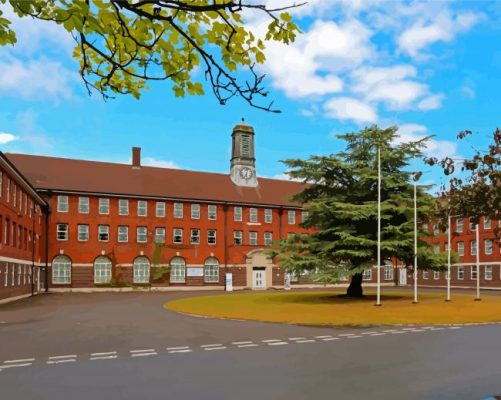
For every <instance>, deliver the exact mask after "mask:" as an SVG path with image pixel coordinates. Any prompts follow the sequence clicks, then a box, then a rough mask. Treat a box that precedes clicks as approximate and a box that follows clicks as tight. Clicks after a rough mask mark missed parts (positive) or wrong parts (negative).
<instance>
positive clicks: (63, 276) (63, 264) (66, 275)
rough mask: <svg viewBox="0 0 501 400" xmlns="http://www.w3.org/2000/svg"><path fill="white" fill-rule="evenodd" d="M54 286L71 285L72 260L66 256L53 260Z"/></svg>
mask: <svg viewBox="0 0 501 400" xmlns="http://www.w3.org/2000/svg"><path fill="white" fill-rule="evenodd" d="M51 267H52V284H54V285H68V284H70V283H71V260H70V259H69V257H67V256H65V255H62V254H61V255H58V256H56V257H54V259H53V260H52V264H51Z"/></svg>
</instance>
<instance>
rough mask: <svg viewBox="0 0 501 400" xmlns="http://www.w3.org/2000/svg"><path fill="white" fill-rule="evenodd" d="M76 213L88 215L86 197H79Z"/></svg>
mask: <svg viewBox="0 0 501 400" xmlns="http://www.w3.org/2000/svg"><path fill="white" fill-rule="evenodd" d="M78 212H79V213H80V214H88V213H89V198H88V197H79V198H78Z"/></svg>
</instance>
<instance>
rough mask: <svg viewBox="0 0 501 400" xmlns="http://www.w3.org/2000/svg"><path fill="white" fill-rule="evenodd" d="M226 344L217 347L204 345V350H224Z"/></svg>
mask: <svg viewBox="0 0 501 400" xmlns="http://www.w3.org/2000/svg"><path fill="white" fill-rule="evenodd" d="M226 348H227V347H226V346H219V347H204V350H207V351H211V350H224V349H226Z"/></svg>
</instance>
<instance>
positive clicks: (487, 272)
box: [484, 265, 492, 281]
mask: <svg viewBox="0 0 501 400" xmlns="http://www.w3.org/2000/svg"><path fill="white" fill-rule="evenodd" d="M484 279H485V280H486V281H492V265H485V266H484Z"/></svg>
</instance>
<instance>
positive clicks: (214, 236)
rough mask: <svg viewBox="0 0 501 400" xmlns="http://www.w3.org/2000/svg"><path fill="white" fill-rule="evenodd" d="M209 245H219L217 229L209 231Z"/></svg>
mask: <svg viewBox="0 0 501 400" xmlns="http://www.w3.org/2000/svg"><path fill="white" fill-rule="evenodd" d="M207 244H210V245H215V244H217V231H216V230H215V229H208V230H207Z"/></svg>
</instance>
